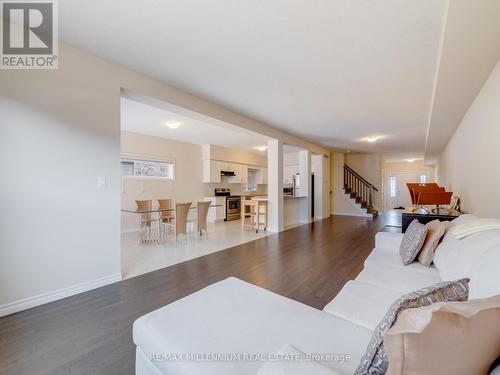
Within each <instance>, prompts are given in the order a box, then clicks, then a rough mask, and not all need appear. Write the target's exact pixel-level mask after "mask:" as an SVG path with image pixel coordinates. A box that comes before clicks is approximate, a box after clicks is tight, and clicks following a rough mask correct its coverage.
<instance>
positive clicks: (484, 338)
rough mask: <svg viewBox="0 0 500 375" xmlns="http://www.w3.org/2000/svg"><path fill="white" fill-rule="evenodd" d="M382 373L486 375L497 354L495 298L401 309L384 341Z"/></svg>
mask: <svg viewBox="0 0 500 375" xmlns="http://www.w3.org/2000/svg"><path fill="white" fill-rule="evenodd" d="M384 347H385V350H386V352H387V355H388V359H389V368H388V371H387V375H401V374H404V375H417V374H418V375H420V374H426V375H456V374H467V375H485V374H488V372H489V369H490V367H491V365H492V364H493V363H494V361H495V360H496V358H497V357H498V356H499V355H500V296H495V297H491V298H485V299H476V300H471V301H466V302H440V303H435V304H432V305H429V306H425V307H420V308H416V309H409V310H405V311H402V312H401V313H400V314H399V315H398V318H397V321H396V323H395V324H394V326H393V327H392V328H391V329H390V330H388V331H387V332H386V334H385V338H384Z"/></svg>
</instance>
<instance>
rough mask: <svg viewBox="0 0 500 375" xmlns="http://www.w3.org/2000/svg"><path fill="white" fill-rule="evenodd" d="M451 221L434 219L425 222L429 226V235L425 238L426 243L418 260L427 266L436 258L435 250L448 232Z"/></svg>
mask: <svg viewBox="0 0 500 375" xmlns="http://www.w3.org/2000/svg"><path fill="white" fill-rule="evenodd" d="M450 224H451V222H449V221H439V220H433V221H431V222H429V223H427V224H425V226H426V228H427V236H426V238H425V242H424V245H423V246H422V249H421V250H420V252H419V253H418V258H417V259H418V261H419V262H420V263H422V264H423V265H424V266H426V267H430V265H431V263H432V259H433V258H434V252H435V251H436V248H437V246H438V244H439V241H440V240H441V238H442V237H443V236H444V234H445V233H446V230H447V229H448V227H449V226H450Z"/></svg>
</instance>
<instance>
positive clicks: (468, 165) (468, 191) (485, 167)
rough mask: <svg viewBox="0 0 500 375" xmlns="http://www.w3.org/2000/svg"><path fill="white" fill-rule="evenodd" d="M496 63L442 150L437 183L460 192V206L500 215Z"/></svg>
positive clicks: (499, 95)
mask: <svg viewBox="0 0 500 375" xmlns="http://www.w3.org/2000/svg"><path fill="white" fill-rule="evenodd" d="M499 140H500V63H497V65H496V67H495V69H494V70H493V72H492V73H491V75H490V77H489V78H488V80H487V81H486V83H485V85H484V87H483V88H482V89H481V91H480V93H479V95H478V96H477V98H476V99H475V101H474V102H473V103H472V105H471V106H470V108H469V110H468V111H467V113H466V115H465V116H464V118H463V120H462V122H461V123H460V126H459V127H458V128H457V130H456V132H455V133H454V135H453V137H452V138H451V140H450V141H449V143H448V145H447V146H446V148H445V149H444V151H443V152H442V154H441V156H440V158H439V164H438V183H439V184H441V185H443V186H445V187H446V188H447V190H449V191H453V193H454V194H455V195H458V196H460V199H461V201H462V210H463V211H464V212H469V213H473V214H476V215H479V216H489V217H500V194H499V192H500V164H499V162H500V146H499Z"/></svg>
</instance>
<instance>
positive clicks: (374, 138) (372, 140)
mask: <svg viewBox="0 0 500 375" xmlns="http://www.w3.org/2000/svg"><path fill="white" fill-rule="evenodd" d="M379 139H380V137H367V138H365V141H367V142H370V143H373V142H377V141H378V140H379Z"/></svg>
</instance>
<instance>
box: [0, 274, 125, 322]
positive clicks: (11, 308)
mask: <svg viewBox="0 0 500 375" xmlns="http://www.w3.org/2000/svg"><path fill="white" fill-rule="evenodd" d="M121 280H122V274H121V273H117V274H114V275H109V276H105V277H102V278H99V279H95V280H92V281H88V282H85V283H81V284H77V285H74V286H70V287H68V288H64V289H59V290H55V291H53V292H48V293H43V294H39V295H37V296H34V297H29V298H25V299H21V300H18V301H14V302H10V303H7V304H5V305H1V306H0V317H3V316H6V315H10V314H14V313H16V312H19V311H23V310H27V309H30V308H32V307H36V306H40V305H44V304H46V303H49V302H54V301H58V300H60V299H63V298H66V297H70V296H73V295H75V294H79V293H83V292H87V291H89V290H92V289H97V288H99V287H101V286H105V285H109V284H113V283H116V282H118V281H121Z"/></svg>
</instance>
